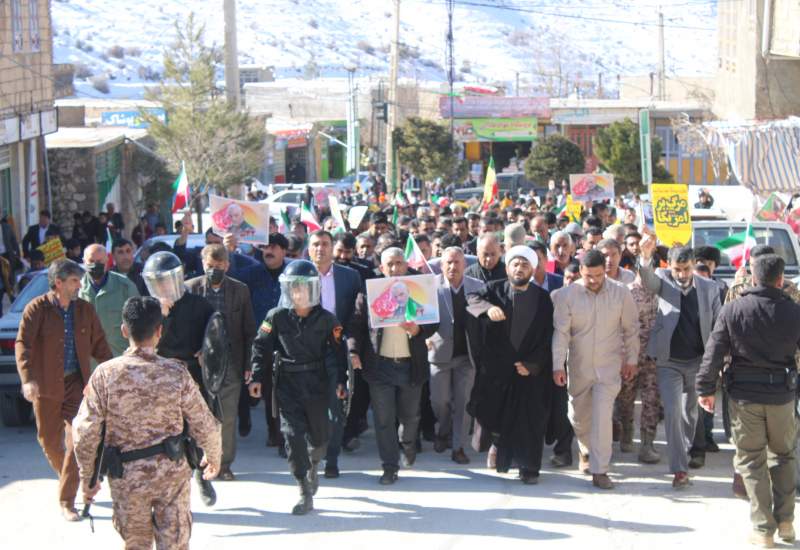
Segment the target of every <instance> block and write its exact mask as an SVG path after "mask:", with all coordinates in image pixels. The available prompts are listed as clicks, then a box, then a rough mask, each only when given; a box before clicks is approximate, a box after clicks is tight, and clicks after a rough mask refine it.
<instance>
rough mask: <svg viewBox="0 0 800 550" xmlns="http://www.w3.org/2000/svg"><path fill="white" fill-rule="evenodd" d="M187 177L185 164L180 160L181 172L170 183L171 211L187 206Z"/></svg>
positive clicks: (188, 198) (188, 199)
mask: <svg viewBox="0 0 800 550" xmlns="http://www.w3.org/2000/svg"><path fill="white" fill-rule="evenodd" d="M189 201H190V197H189V178H188V177H187V176H186V166H185V165H184V164H183V162H181V173H180V174H178V179H176V180H175V183H173V184H172V213H173V214H174V213H175V212H178V211H179V210H183V209H186V208H189Z"/></svg>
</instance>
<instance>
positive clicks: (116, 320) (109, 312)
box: [78, 244, 139, 357]
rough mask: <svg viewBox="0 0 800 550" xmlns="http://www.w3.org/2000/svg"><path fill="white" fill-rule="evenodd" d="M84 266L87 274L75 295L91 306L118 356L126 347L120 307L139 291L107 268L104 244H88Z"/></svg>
mask: <svg viewBox="0 0 800 550" xmlns="http://www.w3.org/2000/svg"><path fill="white" fill-rule="evenodd" d="M83 265H84V267H85V268H86V273H84V275H83V277H82V278H81V289H80V292H78V297H79V298H81V299H83V300H86V301H87V302H89V303H90V304H92V305H93V306H94V309H95V311H96V312H97V316H98V317H99V318H100V324H101V325H102V326H103V331H104V332H105V333H106V341H107V342H108V345H109V346H110V347H111V352H112V353H113V354H114V357H119V356H120V355H122V354H123V352H124V351H125V350H126V349H127V348H128V339H127V338H124V337H123V336H122V331H120V328H119V327H120V320H121V319H122V306H123V305H124V304H125V301H126V300H127V299H128V298H132V297H133V296H139V291H138V290H137V288H136V285H135V284H133V282H132V281H131V280H130V279H128V278H127V277H126V276H125V275H121V274H119V273H115V272H113V271H108V269H107V268H108V253H107V252H106V249H105V247H104V246H103V245H100V244H90V245H89V246H87V247H86V250H84V251H83Z"/></svg>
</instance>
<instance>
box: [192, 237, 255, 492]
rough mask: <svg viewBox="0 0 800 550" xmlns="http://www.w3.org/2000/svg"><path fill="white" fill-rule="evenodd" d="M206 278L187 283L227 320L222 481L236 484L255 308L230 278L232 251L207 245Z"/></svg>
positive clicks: (247, 292) (204, 252)
mask: <svg viewBox="0 0 800 550" xmlns="http://www.w3.org/2000/svg"><path fill="white" fill-rule="evenodd" d="M201 258H202V260H203V269H204V271H205V274H204V275H202V276H200V277H195V278H194V279H190V280H188V281H186V289H187V290H188V291H189V292H190V293H191V294H197V295H199V296H203V297H204V298H205V299H206V300H208V302H209V303H210V304H211V305H212V306H213V307H214V311H219V312H221V313H222V314H223V315H224V317H225V328H226V330H227V332H228V339H229V340H230V348H229V349H230V354H231V362H230V366H229V368H228V372H227V373H226V374H225V379H224V380H223V382H222V389H221V390H220V401H221V403H222V467H221V468H220V472H219V479H221V480H222V481H233V480H234V479H235V478H234V475H233V472H232V471H231V464H232V463H233V460H234V458H236V418H237V416H238V415H237V412H238V410H239V397H240V395H241V386H242V381H245V380H249V379H250V350H251V348H252V345H253V339H254V338H255V336H256V321H255V317H254V316H253V304H252V302H251V301H250V290H248V288H247V285H246V284H244V283H242V282H239V281H237V280H236V279H234V278H232V277H228V276H227V275H226V274H225V273H226V271H228V268H230V260H229V256H228V250H227V249H226V248H225V247H224V246H222V245H221V244H209V245H206V246H205V247H204V248H203V250H202V252H201Z"/></svg>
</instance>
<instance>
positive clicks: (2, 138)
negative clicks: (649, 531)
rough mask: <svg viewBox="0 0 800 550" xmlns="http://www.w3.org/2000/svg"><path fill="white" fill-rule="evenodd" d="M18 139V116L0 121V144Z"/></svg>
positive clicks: (14, 141)
mask: <svg viewBox="0 0 800 550" xmlns="http://www.w3.org/2000/svg"><path fill="white" fill-rule="evenodd" d="M17 141H19V117H16V116H14V117H11V118H7V119H5V120H1V121H0V145H5V144H7V143H16V142H17Z"/></svg>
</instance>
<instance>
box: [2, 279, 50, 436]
mask: <svg viewBox="0 0 800 550" xmlns="http://www.w3.org/2000/svg"><path fill="white" fill-rule="evenodd" d="M47 290H48V284H47V271H46V270H41V271H39V272H37V273H36V275H34V277H33V278H32V279H31V282H30V283H28V284H27V286H26V287H25V288H24V289H22V292H20V293H19V296H17V298H16V299H15V300H14V302H12V304H11V308H10V309H9V310H8V313H6V314H5V315H3V317H0V420H2V422H3V425H4V426H22V425H24V424H27V423H29V422H30V421H31V412H32V407H31V404H30V403H28V401H26V400H25V398H24V397H22V393H21V392H20V387H21V386H20V380H19V374H17V360H16V356H15V354H14V346H15V342H16V339H17V331H18V330H19V323H20V321H21V320H22V312H23V311H24V310H25V306H27V305H28V302H30V301H31V300H33V299H34V298H36V297H37V296H41V295H42V294H44V293H46V292H47Z"/></svg>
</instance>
